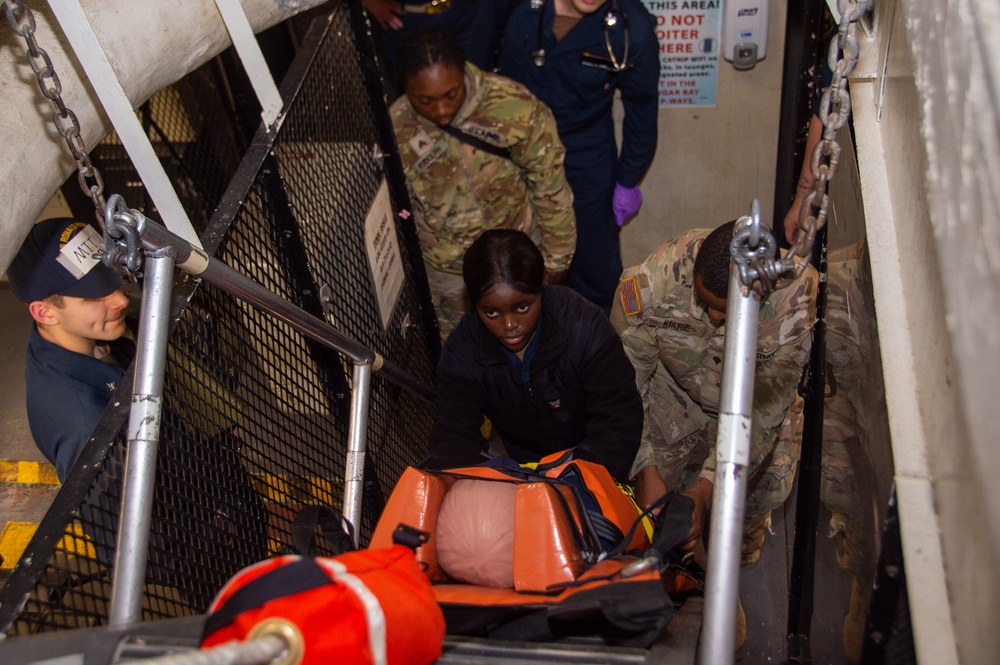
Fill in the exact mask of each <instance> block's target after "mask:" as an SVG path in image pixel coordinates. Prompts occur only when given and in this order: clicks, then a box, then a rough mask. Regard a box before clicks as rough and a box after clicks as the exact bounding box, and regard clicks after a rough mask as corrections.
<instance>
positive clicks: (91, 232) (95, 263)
mask: <svg viewBox="0 0 1000 665" xmlns="http://www.w3.org/2000/svg"><path fill="white" fill-rule="evenodd" d="M103 247H104V241H103V238H102V237H101V234H100V233H99V232H98V231H97V230H96V229H95V228H94V227H92V226H90V225H89V224H86V223H84V222H79V221H77V220H75V219H70V218H67V217H58V218H55V219H46V220H45V221H42V222H38V223H37V224H35V225H34V226H33V227H31V232H30V233H28V237H27V238H25V240H24V243H23V244H22V245H21V249H20V250H19V251H18V252H17V256H15V257H14V260H13V261H11V264H10V267H9V268H7V279H8V280H10V290H11V291H12V292H13V293H14V297H16V298H17V299H18V300H20V301H21V302H34V301H35V300H44V299H45V298H48V297H49V296H54V295H60V296H73V297H76V298H103V297H104V296H107V295H109V294H111V293H113V292H114V291H115V290H116V289H119V288H121V286H122V280H121V278H120V277H119V276H118V273H116V272H115V271H114V270H112V269H111V268H108V267H107V266H106V265H104V264H103V263H101V261H100V260H99V259H95V258H94V253H95V252H97V251H99V250H101V249H103Z"/></svg>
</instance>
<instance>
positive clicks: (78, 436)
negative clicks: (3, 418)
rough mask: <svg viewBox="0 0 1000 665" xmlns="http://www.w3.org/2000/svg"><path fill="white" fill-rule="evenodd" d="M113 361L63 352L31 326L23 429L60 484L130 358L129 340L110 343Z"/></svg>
mask: <svg viewBox="0 0 1000 665" xmlns="http://www.w3.org/2000/svg"><path fill="white" fill-rule="evenodd" d="M109 346H111V347H112V349H111V350H112V353H113V354H114V358H115V362H113V363H112V362H105V361H104V360H98V359H97V358H94V357H93V356H87V355H84V354H82V353H76V352H75V351H70V350H68V349H64V348H62V347H61V346H58V345H56V344H53V343H52V342H49V341H48V340H46V339H44V338H43V337H42V336H41V335H40V334H39V332H38V328H37V327H36V326H32V329H31V337H30V338H29V339H28V351H27V356H26V358H25V366H24V379H25V390H26V395H25V397H26V405H27V410H28V426H29V427H30V428H31V436H32V437H33V438H34V439H35V444H36V445H37V446H38V449H39V450H41V451H42V454H43V455H45V458H46V459H47V460H49V461H50V462H52V464H53V465H54V466H55V467H56V475H57V476H59V480H60V482H64V481H65V480H66V477H67V476H68V475H69V471H70V469H72V468H73V464H74V463H75V462H76V458H77V457H79V456H80V453H81V452H82V451H83V446H84V444H86V443H87V439H89V438H90V433H91V430H93V429H94V426H95V425H97V421H98V420H100V419H101V414H103V413H104V408H105V407H106V406H107V405H108V402H109V401H110V400H111V394H112V393H113V392H114V391H115V388H116V387H117V386H118V384H119V383H120V382H121V380H122V377H123V376H124V375H125V368H126V367H127V366H128V364H129V363H130V362H132V357H133V356H134V355H135V346H134V345H133V344H132V342H131V340H128V339H120V340H115V341H114V342H111V343H110V344H109Z"/></svg>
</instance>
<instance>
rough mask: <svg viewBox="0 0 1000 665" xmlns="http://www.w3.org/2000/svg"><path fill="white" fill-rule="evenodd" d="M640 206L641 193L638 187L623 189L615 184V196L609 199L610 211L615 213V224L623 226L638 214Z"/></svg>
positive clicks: (623, 187) (622, 186)
mask: <svg viewBox="0 0 1000 665" xmlns="http://www.w3.org/2000/svg"><path fill="white" fill-rule="evenodd" d="M641 205H642V192H641V191H639V186H638V185H636V186H635V187H625V186H624V185H619V184H618V183H615V194H614V197H612V199H611V209H612V210H614V211H615V222H617V223H618V226H624V225H625V222H627V221H628V220H629V218H630V217H632V215H634V214H635V213H637V212H639V206H641Z"/></svg>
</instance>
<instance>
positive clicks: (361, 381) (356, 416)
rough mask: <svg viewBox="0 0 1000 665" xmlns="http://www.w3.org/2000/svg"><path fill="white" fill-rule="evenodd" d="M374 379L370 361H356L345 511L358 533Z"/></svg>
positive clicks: (345, 481)
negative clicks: (369, 410)
mask: <svg viewBox="0 0 1000 665" xmlns="http://www.w3.org/2000/svg"><path fill="white" fill-rule="evenodd" d="M371 381H372V366H371V364H370V363H355V365H354V381H353V383H354V385H353V386H351V421H350V424H349V425H348V432H347V459H346V461H345V462H344V506H343V514H344V517H346V518H347V519H348V520H350V522H351V524H353V525H354V529H355V532H356V533H357V532H358V531H360V529H361V494H362V490H363V489H364V479H365V454H366V452H367V451H366V447H367V434H368V402H369V396H370V395H371Z"/></svg>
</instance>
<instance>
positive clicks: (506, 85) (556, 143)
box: [391, 63, 576, 274]
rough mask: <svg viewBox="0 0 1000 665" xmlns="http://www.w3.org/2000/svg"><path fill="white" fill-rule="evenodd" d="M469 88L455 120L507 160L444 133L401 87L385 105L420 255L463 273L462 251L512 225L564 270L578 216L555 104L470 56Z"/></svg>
mask: <svg viewBox="0 0 1000 665" xmlns="http://www.w3.org/2000/svg"><path fill="white" fill-rule="evenodd" d="M465 94H466V97H465V102H464V103H463V104H462V108H461V109H459V111H458V114H457V115H456V116H455V118H454V120H452V123H451V124H452V126H454V127H456V128H458V129H460V130H462V131H463V132H465V133H466V134H471V135H473V136H475V137H477V138H479V139H480V140H483V141H486V142H487V143H491V144H493V145H496V146H498V147H501V148H508V149H509V150H510V153H511V159H506V158H504V157H499V156H497V155H492V154H489V153H487V152H484V151H481V150H478V149H477V148H474V147H473V146H471V145H469V144H467V143H464V142H462V141H460V140H458V139H457V138H455V137H453V136H450V135H448V134H446V133H445V132H443V131H442V130H441V129H440V128H438V127H437V126H436V125H435V124H434V123H433V122H431V121H430V120H427V119H426V118H424V117H423V116H421V115H420V114H419V113H417V112H416V111H415V110H414V109H413V107H412V106H411V105H410V102H409V100H407V98H406V96H405V95H404V96H402V97H400V98H399V99H398V100H396V102H395V103H393V105H392V109H391V114H392V124H393V128H394V129H395V132H396V142H397V144H398V145H399V153H400V158H401V159H402V162H403V171H404V172H405V173H406V181H407V184H408V186H409V189H410V197H411V198H412V201H413V206H414V209H415V210H414V212H415V213H416V214H415V217H416V224H417V233H418V235H419V237H420V248H421V249H422V250H423V255H424V260H425V261H427V262H428V263H429V264H430V265H431V266H432V267H434V268H436V269H438V270H441V271H443V272H447V273H453V274H461V272H462V257H463V256H464V254H465V250H466V249H468V247H469V245H471V244H472V242H473V241H474V240H475V239H476V238H477V237H479V235H480V234H481V233H482V232H483V231H485V230H487V229H493V228H511V229H519V230H521V231H524V232H525V233H528V234H529V235H531V236H532V238H533V239H534V240H535V242H536V243H538V242H540V243H541V244H540V247H541V250H542V255H543V256H544V258H545V269H546V271H549V272H556V271H562V270H566V269H567V268H569V264H570V261H571V260H572V259H573V251H574V250H575V248H576V221H575V218H574V215H573V194H572V192H571V190H570V188H569V185H567V184H566V176H565V173H564V171H563V159H564V157H565V155H566V150H565V148H563V145H562V142H561V141H560V140H559V133H558V131H557V129H556V123H555V119H554V118H553V117H552V112H551V111H550V110H549V108H548V107H547V106H545V104H543V103H542V102H540V101H539V100H538V99H537V98H536V97H535V96H534V95H532V94H531V93H530V92H528V90H527V88H525V87H524V86H522V85H521V84H520V83H516V82H514V81H512V80H510V79H508V78H505V77H502V76H498V75H495V74H489V73H485V72H482V71H481V70H479V69H478V68H477V67H476V66H475V65H473V64H471V63H467V64H466V68H465Z"/></svg>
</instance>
